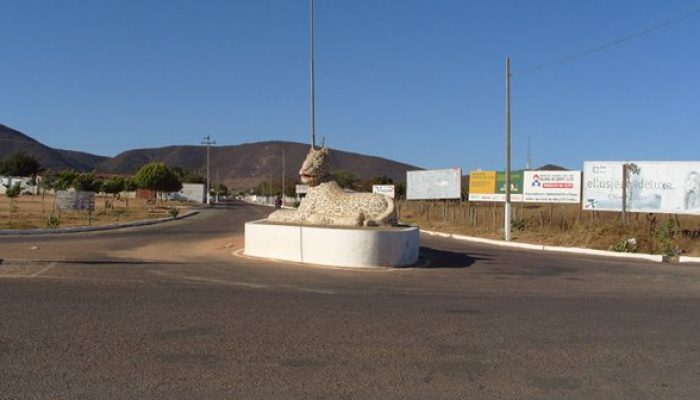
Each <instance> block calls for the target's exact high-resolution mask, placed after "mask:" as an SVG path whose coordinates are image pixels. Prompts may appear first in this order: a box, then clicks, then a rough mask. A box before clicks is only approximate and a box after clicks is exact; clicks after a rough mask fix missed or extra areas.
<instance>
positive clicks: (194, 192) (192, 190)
mask: <svg viewBox="0 0 700 400" xmlns="http://www.w3.org/2000/svg"><path fill="white" fill-rule="evenodd" d="M205 192H206V189H205V188H204V184H203V183H183V184H182V189H180V191H179V192H173V193H170V194H169V195H168V198H169V199H171V200H182V201H194V202H195V203H204V201H205V195H206V193H205Z"/></svg>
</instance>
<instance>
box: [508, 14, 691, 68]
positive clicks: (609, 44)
mask: <svg viewBox="0 0 700 400" xmlns="http://www.w3.org/2000/svg"><path fill="white" fill-rule="evenodd" d="M698 14H700V8H696V9H694V10H692V11H690V12H688V13H686V14H683V15H681V16H678V17H675V18H672V19H669V20H667V21H664V22H661V23H659V24H656V25H654V26H652V27H650V28H647V29H644V30H641V31H638V32H635V33H632V34H629V35H626V36H623V37H620V38H618V39H615V40H612V41H610V42H607V43H604V44H601V45H598V46H595V47H592V48H590V49H588V50H584V51H582V52H579V53H576V54H572V55H570V56H567V57H564V58H561V59H559V60H555V61H551V62H546V63H542V64H538V65H534V66H532V67H529V68H525V69H522V70H519V71H515V72H513V75H524V74H528V73H531V72H535V71H538V70H541V69H543V68H547V67H550V66H553V65H559V64H565V63H568V62H572V61H575V60H578V59H579V58H583V57H586V56H589V55H591V54H593V53H597V52H600V51H603V50H605V49H608V48H610V47H613V46H617V45H620V44H622V43H625V42H628V41H630V40H632V39H636V38H638V37H640V36H643V35H646V34H648V33H651V32H654V31H657V30H659V29H662V28H665V27H667V26H669V25H673V24H675V23H677V22H680V21H683V20H685V19H688V18H691V17H694V16H696V15H698Z"/></svg>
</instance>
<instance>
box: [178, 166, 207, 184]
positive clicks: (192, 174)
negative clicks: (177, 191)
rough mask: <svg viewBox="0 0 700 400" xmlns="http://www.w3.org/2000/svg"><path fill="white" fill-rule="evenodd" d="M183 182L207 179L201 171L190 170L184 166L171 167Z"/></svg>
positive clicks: (197, 181)
mask: <svg viewBox="0 0 700 400" xmlns="http://www.w3.org/2000/svg"><path fill="white" fill-rule="evenodd" d="M170 169H171V170H172V171H173V173H174V174H175V175H176V176H177V177H178V178H179V179H180V182H183V183H206V181H207V179H206V178H205V177H204V176H202V174H201V173H199V171H188V170H186V169H184V168H182V167H179V166H175V167H172V168H170Z"/></svg>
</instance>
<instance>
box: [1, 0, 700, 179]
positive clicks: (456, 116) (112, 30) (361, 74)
mask: <svg viewBox="0 0 700 400" xmlns="http://www.w3.org/2000/svg"><path fill="white" fill-rule="evenodd" d="M698 8H700V1H679V0H657V1H647V0H616V1H602V0H594V1H560V0H548V1H544V0H542V1H537V0H531V1H505V0H504V1H498V0H494V1H486V0H483V1H464V0H455V1H448V0H432V1H431V0H394V1H385V0H371V1H370V0H367V1H360V0H347V1H340V0H316V40H317V41H316V67H317V75H316V83H317V135H318V137H319V138H320V137H321V136H325V137H326V142H327V143H328V144H329V145H330V146H331V147H334V148H339V149H342V150H347V151H354V152H359V153H365V154H372V155H377V156H382V157H387V158H390V159H394V160H398V161H403V162H407V163H410V164H414V165H417V166H421V167H425V168H443V167H457V166H458V167H462V168H464V169H465V170H470V169H475V168H482V169H497V168H501V167H502V165H503V163H504V144H503V142H504V140H503V137H504V129H505V128H504V125H505V124H504V113H505V111H504V108H505V107H504V103H505V95H504V91H505V84H504V81H503V77H504V59H505V57H506V56H510V57H511V59H512V69H513V78H512V88H513V91H512V100H513V106H512V107H513V114H512V115H513V116H512V121H513V122H512V123H513V129H512V134H513V166H514V167H522V166H523V165H524V163H525V157H526V145H527V137H528V136H530V137H531V138H532V154H533V161H534V162H533V163H534V164H535V166H539V165H541V164H544V163H555V164H560V165H564V166H566V167H569V168H581V166H582V162H583V161H584V160H619V159H633V160H698V159H700V153H699V152H698V147H699V146H698V145H699V144H700V128H698V127H699V126H700V73H699V72H698V71H700V15H698V14H696V15H694V16H692V17H689V18H686V19H683V20H680V21H677V22H676V23H673V24H670V25H668V26H666V27H664V28H663V29H659V30H656V31H653V32H650V33H648V34H645V35H641V36H639V37H636V38H634V39H631V40H628V41H626V42H624V43H621V44H620V45H617V46H612V47H610V48H607V49H606V50H604V51H600V52H596V53H593V54H590V55H588V56H586V57H582V58H578V59H576V60H574V61H573V62H569V63H562V64H557V63H556V61H557V60H561V59H563V58H566V57H568V56H571V55H575V54H579V53H581V52H585V51H586V50H588V49H591V48H595V47H596V46H599V45H601V44H604V43H608V42H611V41H614V40H616V39H619V38H622V37H625V36H627V35H629V34H633V33H635V32H639V31H642V30H644V29H647V28H650V27H653V26H655V25H657V24H659V23H662V22H664V21H667V20H671V19H673V18H676V17H678V16H681V15H684V14H687V13H689V12H691V11H693V10H696V9H698ZM0 14H1V15H2V23H1V24H0V123H4V124H6V125H9V126H12V127H14V128H16V129H19V130H21V131H23V132H25V133H27V134H29V135H30V136H33V137H34V138H36V139H37V140H39V141H42V142H44V143H46V144H49V145H51V146H54V147H59V148H68V149H74V150H82V151H88V152H92V153H97V154H102V155H115V154H117V153H119V152H121V151H124V150H127V149H132V148H140V147H157V146H164V145H169V144H197V143H199V142H200V141H201V138H202V137H203V136H204V135H206V134H211V135H212V136H213V137H214V138H215V139H216V140H217V142H218V143H219V144H238V143H247V142H256V141H265V140H288V141H298V142H308V141H309V136H310V134H309V89H308V87H309V71H308V68H309V67H308V54H309V37H308V29H309V16H308V1H307V0H278V1H272V0H246V1H242V0H224V1H175V0H170V1H111V0H110V1H104V0H91V1H70V0H62V1H53V0H51V1H48V0H47V1H34V0H0ZM540 64H547V65H549V66H547V67H545V68H542V69H539V70H536V71H533V72H530V73H518V71H523V70H526V69H529V68H530V67H533V66H536V65H540Z"/></svg>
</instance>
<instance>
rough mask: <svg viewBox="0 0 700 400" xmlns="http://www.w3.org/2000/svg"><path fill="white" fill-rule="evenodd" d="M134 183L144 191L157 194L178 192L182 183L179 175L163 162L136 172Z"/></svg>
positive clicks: (152, 164) (146, 166)
mask: <svg viewBox="0 0 700 400" xmlns="http://www.w3.org/2000/svg"><path fill="white" fill-rule="evenodd" d="M134 182H135V183H136V185H137V186H138V187H140V188H143V189H149V190H153V191H155V192H156V193H157V192H177V191H179V190H180V189H182V182H181V181H180V179H179V178H178V177H177V175H176V174H175V173H174V172H173V171H172V170H171V169H170V168H168V167H167V166H166V165H165V164H163V163H162V162H152V163H149V164H146V165H144V166H143V167H141V168H139V170H138V171H136V175H134Z"/></svg>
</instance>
